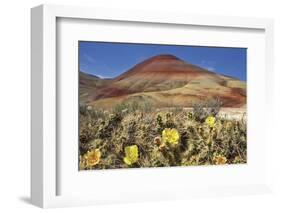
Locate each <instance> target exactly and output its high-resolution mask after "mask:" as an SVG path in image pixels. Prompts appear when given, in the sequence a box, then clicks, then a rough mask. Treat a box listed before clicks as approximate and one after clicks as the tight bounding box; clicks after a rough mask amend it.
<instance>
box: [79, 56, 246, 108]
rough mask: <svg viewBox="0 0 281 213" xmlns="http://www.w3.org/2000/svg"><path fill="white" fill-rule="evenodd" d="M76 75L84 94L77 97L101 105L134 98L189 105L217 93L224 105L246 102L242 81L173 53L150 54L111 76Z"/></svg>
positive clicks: (240, 105)
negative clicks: (110, 78)
mask: <svg viewBox="0 0 281 213" xmlns="http://www.w3.org/2000/svg"><path fill="white" fill-rule="evenodd" d="M80 73H81V72H80ZM80 76H81V77H80V91H81V90H82V91H83V94H84V98H81V99H80V100H82V102H83V101H84V99H85V100H87V103H88V104H91V105H93V106H97V107H102V108H111V107H113V106H114V105H116V104H118V103H121V102H124V101H125V102H130V101H134V100H136V101H149V102H151V103H152V104H153V105H155V106H156V107H170V106H183V107H190V106H192V105H193V104H194V103H196V102H199V101H202V100H206V99H207V98H211V97H219V98H220V99H221V100H222V101H223V105H224V106H225V107H242V106H244V105H245V104H246V82H243V81H240V80H238V79H235V78H232V77H229V76H224V75H219V74H217V73H214V72H211V71H209V70H206V69H203V68H201V67H198V66H195V65H192V64H189V63H187V62H185V61H183V60H181V59H179V58H177V57H175V56H173V55H157V56H154V57H151V58H149V59H147V60H144V61H143V62H141V63H139V64H136V65H135V66H134V67H132V68H131V69H129V70H128V71H126V72H124V73H123V74H121V75H120V76H117V77H116V78H114V79H112V80H104V79H100V78H98V77H96V76H89V75H87V74H85V73H81V74H80ZM81 88H83V89H81ZM86 93H87V95H85V94H86ZM80 97H81V93H80ZM85 97H86V98H85Z"/></svg>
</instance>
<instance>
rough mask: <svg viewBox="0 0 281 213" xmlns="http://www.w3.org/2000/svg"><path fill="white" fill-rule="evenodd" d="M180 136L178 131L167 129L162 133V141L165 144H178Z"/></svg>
mask: <svg viewBox="0 0 281 213" xmlns="http://www.w3.org/2000/svg"><path fill="white" fill-rule="evenodd" d="M179 139H180V134H179V132H178V130H176V129H170V128H166V129H164V130H163V131H162V140H163V142H164V143H170V144H174V145H176V144H178V142H179Z"/></svg>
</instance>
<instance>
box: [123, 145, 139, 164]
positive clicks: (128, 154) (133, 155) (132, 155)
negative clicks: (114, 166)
mask: <svg viewBox="0 0 281 213" xmlns="http://www.w3.org/2000/svg"><path fill="white" fill-rule="evenodd" d="M138 158H139V150H138V146H137V145H132V146H126V147H125V157H124V159H123V160H124V162H125V163H126V164H127V165H132V164H133V163H135V162H137V161H138Z"/></svg>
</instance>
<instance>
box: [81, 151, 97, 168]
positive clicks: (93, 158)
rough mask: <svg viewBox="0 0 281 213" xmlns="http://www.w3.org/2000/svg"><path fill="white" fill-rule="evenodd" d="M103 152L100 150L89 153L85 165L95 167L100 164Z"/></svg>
mask: <svg viewBox="0 0 281 213" xmlns="http://www.w3.org/2000/svg"><path fill="white" fill-rule="evenodd" d="M100 157H101V152H100V150H99V149H95V150H92V151H88V152H87V153H86V154H85V155H84V159H85V163H86V165H87V166H90V167H91V166H95V165H97V164H98V163H99V162H100Z"/></svg>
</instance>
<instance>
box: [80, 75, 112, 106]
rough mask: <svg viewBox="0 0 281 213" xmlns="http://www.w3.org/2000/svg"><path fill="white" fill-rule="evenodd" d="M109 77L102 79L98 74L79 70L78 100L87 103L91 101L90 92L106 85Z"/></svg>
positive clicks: (92, 92)
mask: <svg viewBox="0 0 281 213" xmlns="http://www.w3.org/2000/svg"><path fill="white" fill-rule="evenodd" d="M109 82H110V79H102V78H100V77H98V76H95V75H91V74H87V73H84V72H82V71H80V72H79V95H80V102H82V103H88V102H90V101H92V94H94V93H95V92H96V91H97V90H98V89H100V88H102V87H104V86H106V85H107V84H108V83H109Z"/></svg>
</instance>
